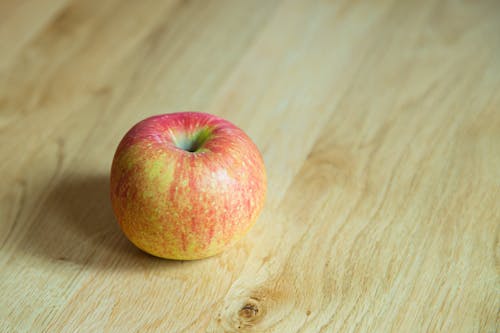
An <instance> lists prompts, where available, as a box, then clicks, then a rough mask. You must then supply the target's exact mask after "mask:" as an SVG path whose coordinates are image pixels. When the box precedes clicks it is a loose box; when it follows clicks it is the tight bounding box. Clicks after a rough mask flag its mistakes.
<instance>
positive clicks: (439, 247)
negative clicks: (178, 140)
mask: <svg viewBox="0 0 500 333" xmlns="http://www.w3.org/2000/svg"><path fill="white" fill-rule="evenodd" d="M499 31H500V3H499V2H498V1H494V0H491V1H486V0H485V1H437V0H432V1H431V0H424V1H394V0H377V1H356V2H355V1H348V0H343V1H326V0H325V1H321V0H318V1H316V0H315V1H302V0H291V1H264V0H262V1H230V0H219V1H216V0H213V1H154V0H145V1H119V0H110V1H104V2H103V1H97V0H86V1H77V0H70V1H66V0H58V1H29V0H25V1H13V0H4V1H0V48H1V49H2V52H1V58H0V142H1V146H0V157H1V161H0V174H1V175H2V186H1V187H0V222H1V223H0V296H1V297H0V331H2V332H125V331H126V332H495V331H497V330H498V329H499V328H500V320H499V316H498V311H499V309H500V297H499V294H498V290H499V287H500V284H499V282H500V281H499V270H500V268H499V267H500V261H499V260H500V259H499V258H500V245H499V239H500V237H499V235H500V201H499V198H500V111H499V110H500V57H499V55H500V38H499ZM179 110H200V111H206V112H212V113H215V114H218V115H220V116H223V117H225V118H227V119H229V120H231V121H232V122H234V123H236V124H237V125H238V126H240V127H241V128H243V129H244V130H245V131H246V132H247V133H248V134H249V135H250V136H251V137H252V138H253V139H254V140H255V142H256V143H257V145H258V146H259V147H260V148H261V150H262V152H263V155H264V159H265V161H266V165H267V169H268V175H269V193H268V200H267V204H266V207H265V209H264V212H263V215H262V216H261V218H260V219H259V221H258V223H257V224H256V226H255V227H254V228H253V229H252V231H251V232H250V233H249V235H248V236H247V237H246V238H245V239H244V240H243V241H241V242H240V243H239V244H237V245H236V246H235V247H234V248H232V249H230V250H229V251H227V252H225V253H223V254H222V255H219V256H217V257H214V258H210V259H207V260H201V261H193V262H176V261H168V260H161V259H157V258H153V257H151V256H148V255H146V254H144V253H142V252H140V251H139V250H137V249H136V248H134V247H133V246H132V245H131V244H130V243H129V242H128V241H127V240H126V239H125V238H124V236H123V235H122V234H121V232H120V230H119V228H118V227H117V224H116V222H115V220H114V217H113V214H112V211H111V208H110V203H109V197H108V186H109V182H108V177H109V174H108V173H109V168H110V163H111V158H112V155H113V153H114V149H115V148H116V145H117V143H118V141H119V140H120V138H121V136H122V135H123V134H124V133H125V131H126V130H127V129H128V128H130V127H131V126H132V125H133V124H134V123H135V122H137V121H139V120H141V119H143V118H145V117H147V116H149V115H153V114H158V113H164V112H174V111H179Z"/></svg>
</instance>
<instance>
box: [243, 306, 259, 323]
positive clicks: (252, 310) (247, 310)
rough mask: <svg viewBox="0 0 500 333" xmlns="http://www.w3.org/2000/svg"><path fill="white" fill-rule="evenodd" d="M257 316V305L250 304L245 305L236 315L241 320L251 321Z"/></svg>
mask: <svg viewBox="0 0 500 333" xmlns="http://www.w3.org/2000/svg"><path fill="white" fill-rule="evenodd" d="M258 314H259V307H258V306H257V304H251V303H247V304H245V305H244V306H243V307H242V308H241V309H240V311H239V312H238V315H239V316H240V317H241V318H244V319H247V320H251V319H252V318H254V317H256V316H257V315H258Z"/></svg>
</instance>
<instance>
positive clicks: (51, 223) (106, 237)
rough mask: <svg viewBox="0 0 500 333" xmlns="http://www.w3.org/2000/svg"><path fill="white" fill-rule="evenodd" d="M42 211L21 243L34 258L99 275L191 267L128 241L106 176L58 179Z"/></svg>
mask: <svg viewBox="0 0 500 333" xmlns="http://www.w3.org/2000/svg"><path fill="white" fill-rule="evenodd" d="M42 207H43V208H42V209H41V210H40V214H39V216H37V217H36V223H34V224H33V225H32V229H31V230H29V232H28V234H27V239H26V244H25V248H27V249H30V252H31V253H33V254H35V255H37V256H40V255H43V256H45V257H46V258H47V259H49V260H51V261H58V262H66V263H68V262H71V263H73V264H78V265H82V266H85V267H88V268H91V269H97V270H133V271H139V270H143V269H147V268H157V267H162V268H163V267H174V266H177V267H179V266H180V265H184V264H188V265H189V262H184V261H177V260H167V259H162V258H157V257H154V256H152V255H149V254H147V253H145V252H143V251H141V250H139V249H138V248H137V247H135V246H134V245H133V244H132V243H131V242H130V241H128V239H126V237H125V236H124V235H123V233H122V231H121V230H120V227H119V225H118V223H117V221H116V219H115V217H114V214H113V211H112V208H111V202H110V198H109V177H108V175H91V176H74V175H73V176H70V177H65V178H62V179H61V180H60V181H59V182H58V183H57V184H56V185H55V187H54V188H53V189H52V190H51V191H50V192H49V193H48V196H47V197H46V200H44V202H43V206H42Z"/></svg>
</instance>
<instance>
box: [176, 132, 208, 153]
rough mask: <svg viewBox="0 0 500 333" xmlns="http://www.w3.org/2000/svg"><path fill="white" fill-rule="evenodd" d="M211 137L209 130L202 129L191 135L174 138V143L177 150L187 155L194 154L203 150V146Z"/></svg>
mask: <svg viewBox="0 0 500 333" xmlns="http://www.w3.org/2000/svg"><path fill="white" fill-rule="evenodd" d="M211 135H212V131H211V130H210V129H208V128H202V129H201V130H199V131H197V132H195V133H193V134H191V135H189V134H188V135H180V136H178V137H176V138H174V143H175V146H176V147H177V148H179V149H182V150H184V151H187V152H189V153H196V152H199V151H200V150H201V149H202V148H203V145H204V144H205V142H207V140H208V139H209V138H210V136H211Z"/></svg>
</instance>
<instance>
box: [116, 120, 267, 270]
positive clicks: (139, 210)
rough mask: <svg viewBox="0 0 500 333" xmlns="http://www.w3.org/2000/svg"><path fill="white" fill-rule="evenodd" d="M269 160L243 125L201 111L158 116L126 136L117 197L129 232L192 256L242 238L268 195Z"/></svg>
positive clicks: (147, 245) (144, 242)
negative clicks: (267, 167)
mask: <svg viewBox="0 0 500 333" xmlns="http://www.w3.org/2000/svg"><path fill="white" fill-rule="evenodd" d="M266 187H267V179H266V171H265V166H264V161H263V159H262V156H261V154H260V152H259V150H258V148H257V146H256V145H255V144H254V143H253V142H252V140H251V139H250V138H249V137H248V136H247V135H246V134H245V133H244V132H243V131H242V130H241V129H239V128H238V127H236V126H235V125H233V124H231V123H230V122H229V121H227V120H224V119H222V118H219V117H217V116H214V115H211V114H206V113H200V112H179V113H170V114H163V115H157V116H153V117H150V118H147V119H145V120H143V121H141V122H139V123H137V124H136V125H135V126H134V127H132V129H130V130H129V131H128V132H127V134H126V135H125V136H124V138H123V139H122V140H121V142H120V144H119V145H118V148H117V150H116V153H115V156H114V158H113V163H112V167H111V203H112V206H113V211H114V213H115V216H116V218H117V220H118V223H119V224H120V227H121V229H122V230H123V233H124V234H125V236H126V237H127V238H128V239H129V240H130V241H131V242H132V243H133V244H135V245H136V246H137V247H138V248H140V249H142V250H143V251H145V252H148V253H150V254H152V255H154V256H157V257H162V258H168V259H178V260H193V259H201V258H206V257H210V256H213V255H216V254H218V253H220V252H222V251H224V250H225V249H226V248H228V247H230V246H231V245H233V244H234V243H235V242H237V241H238V240H239V239H240V238H242V237H243V236H244V235H245V234H246V233H247V232H248V230H249V229H250V227H252V225H253V224H254V223H255V221H256V219H257V218H258V216H259V214H260V212H261V210H262V208H263V206H264V201H265V196H266Z"/></svg>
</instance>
